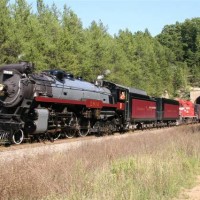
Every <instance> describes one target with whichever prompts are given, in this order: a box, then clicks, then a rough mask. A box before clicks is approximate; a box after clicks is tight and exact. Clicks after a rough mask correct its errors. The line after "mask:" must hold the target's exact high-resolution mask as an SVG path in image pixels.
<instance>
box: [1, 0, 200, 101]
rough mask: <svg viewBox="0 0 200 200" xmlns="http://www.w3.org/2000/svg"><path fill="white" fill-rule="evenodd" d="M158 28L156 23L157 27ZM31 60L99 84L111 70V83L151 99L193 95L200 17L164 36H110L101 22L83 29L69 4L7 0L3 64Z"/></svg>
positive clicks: (199, 79) (199, 74)
mask: <svg viewBox="0 0 200 200" xmlns="http://www.w3.org/2000/svg"><path fill="white" fill-rule="evenodd" d="M152 23H153V22H152ZM19 60H26V61H30V62H33V63H35V65H36V70H37V71H42V70H45V69H55V68H56V69H63V70H65V71H67V72H70V73H73V74H74V75H75V76H82V77H83V78H84V79H85V80H87V81H94V80H95V78H96V77H97V75H99V74H103V73H104V72H105V71H108V70H109V71H110V72H111V73H110V74H108V75H107V76H106V79H107V80H110V81H112V82H116V83H118V84H122V85H126V86H131V87H136V88H140V89H143V90H146V91H147V92H148V94H149V95H152V96H161V95H162V94H163V92H164V91H166V90H167V91H168V93H169V94H170V97H179V96H181V95H182V96H185V97H186V96H187V92H188V90H189V88H190V87H198V86H200V70H199V69H200V18H193V19H186V20H185V21H184V22H181V23H180V22H176V23H175V24H171V25H166V26H164V27H163V29H162V31H161V33H160V34H158V35H157V36H154V37H153V36H152V35H151V33H150V32H149V31H148V29H146V30H145V31H144V32H142V31H138V32H134V33H133V32H131V31H130V30H129V29H128V28H127V29H126V30H119V32H118V33H117V34H115V35H114V36H113V35H110V34H109V33H108V28H107V26H105V25H104V24H103V23H102V22H101V21H98V22H96V21H92V22H91V24H90V26H89V27H87V28H83V25H82V22H81V19H80V18H79V17H78V16H77V14H76V13H74V12H73V10H71V9H70V8H69V7H67V5H65V6H64V7H63V9H62V10H59V9H58V8H57V7H56V5H55V4H53V5H50V6H49V5H45V4H44V2H43V0H37V7H36V9H33V8H32V6H31V5H29V4H28V3H27V2H26V0H16V1H15V3H10V1H9V0H1V3H0V65H3V64H5V63H14V62H18V61H19Z"/></svg>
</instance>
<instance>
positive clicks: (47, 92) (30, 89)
mask: <svg viewBox="0 0 200 200" xmlns="http://www.w3.org/2000/svg"><path fill="white" fill-rule="evenodd" d="M33 71H34V66H33V65H32V64H31V63H28V62H21V63H19V64H10V65H5V66H2V67H1V68H0V141H1V142H3V143H14V144H20V143H22V142H23V141H24V140H31V139H38V140H40V139H41V138H47V137H48V138H50V139H52V140H54V139H57V138H58V137H59V136H60V135H62V136H63V137H68V138H72V137H74V136H77V135H79V136H86V135H87V134H90V133H95V134H100V135H101V134H105V133H106V134H112V133H114V132H116V131H120V132H124V131H126V130H130V129H135V128H141V129H142V128H146V127H155V126H163V125H170V124H173V125H174V124H175V123H176V121H177V120H178V119H179V103H178V102H177V101H175V100H170V99H163V98H152V97H150V96H148V95H147V94H146V92H145V91H143V90H138V89H135V88H129V87H125V86H121V85H118V84H115V83H111V82H108V81H103V80H100V79H99V80H97V82H96V83H95V84H93V83H90V82H87V81H84V80H83V79H82V78H80V77H79V78H75V77H74V76H73V75H72V74H69V73H66V72H65V71H62V70H46V71H44V72H41V73H34V72H33Z"/></svg>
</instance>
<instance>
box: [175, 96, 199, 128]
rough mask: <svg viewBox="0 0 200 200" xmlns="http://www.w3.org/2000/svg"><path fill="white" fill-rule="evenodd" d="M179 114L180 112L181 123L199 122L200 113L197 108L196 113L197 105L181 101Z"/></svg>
mask: <svg viewBox="0 0 200 200" xmlns="http://www.w3.org/2000/svg"><path fill="white" fill-rule="evenodd" d="M178 101H179V104H180V107H179V112H180V121H181V123H187V124H188V123H194V122H197V120H198V117H199V116H198V113H199V109H198V108H197V107H198V106H196V108H197V109H196V111H195V104H194V103H192V102H191V101H189V100H184V99H179V100H178Z"/></svg>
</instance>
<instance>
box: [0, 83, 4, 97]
mask: <svg viewBox="0 0 200 200" xmlns="http://www.w3.org/2000/svg"><path fill="white" fill-rule="evenodd" d="M4 89H5V85H3V84H0V96H3V95H4Z"/></svg>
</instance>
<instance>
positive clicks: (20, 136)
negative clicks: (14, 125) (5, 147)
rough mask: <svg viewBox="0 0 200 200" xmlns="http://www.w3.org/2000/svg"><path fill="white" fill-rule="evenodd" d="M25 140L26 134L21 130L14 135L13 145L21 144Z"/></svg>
mask: <svg viewBox="0 0 200 200" xmlns="http://www.w3.org/2000/svg"><path fill="white" fill-rule="evenodd" d="M23 140H24V132H23V131H22V130H21V129H19V130H18V131H15V132H14V133H13V136H12V143H14V144H21V143H22V142H23Z"/></svg>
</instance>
